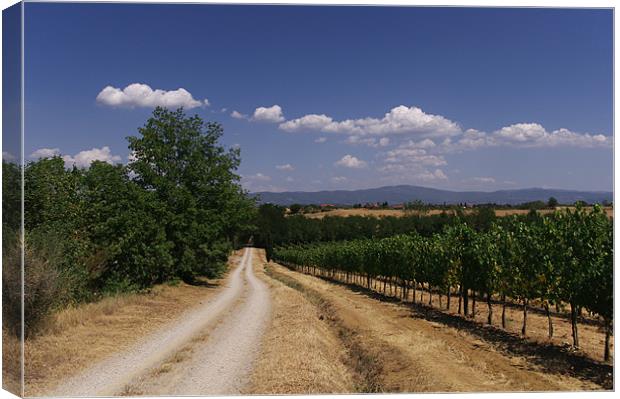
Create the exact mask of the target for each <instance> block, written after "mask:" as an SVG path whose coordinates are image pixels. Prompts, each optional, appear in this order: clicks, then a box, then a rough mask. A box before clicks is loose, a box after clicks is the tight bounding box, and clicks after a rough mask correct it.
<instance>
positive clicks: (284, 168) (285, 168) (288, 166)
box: [276, 163, 295, 171]
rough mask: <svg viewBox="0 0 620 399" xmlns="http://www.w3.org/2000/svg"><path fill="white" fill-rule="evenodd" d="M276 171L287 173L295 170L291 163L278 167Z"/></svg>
mask: <svg viewBox="0 0 620 399" xmlns="http://www.w3.org/2000/svg"><path fill="white" fill-rule="evenodd" d="M276 169H278V170H286V171H293V170H295V168H294V167H293V165H291V164H290V163H285V164H284V165H276Z"/></svg>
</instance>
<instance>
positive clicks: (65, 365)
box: [25, 253, 239, 396]
mask: <svg viewBox="0 0 620 399" xmlns="http://www.w3.org/2000/svg"><path fill="white" fill-rule="evenodd" d="M238 259H239V256H238V253H237V254H236V255H235V256H233V257H231V259H230V262H237V261H238ZM220 282H221V280H217V281H211V282H210V283H212V284H214V285H208V286H207V285H188V284H185V283H179V284H178V285H176V286H172V285H165V284H163V285H158V286H156V287H153V288H152V289H151V290H150V291H149V292H148V293H141V294H122V295H118V296H114V297H109V298H105V299H102V300H101V301H98V302H96V303H89V304H82V305H79V306H76V307H71V308H67V309H64V310H61V311H59V312H57V313H56V314H54V315H53V317H52V318H51V320H50V321H49V322H48V324H47V326H45V328H44V330H43V331H42V332H41V333H40V334H38V335H37V336H36V337H33V338H31V339H28V340H27V341H26V345H25V369H26V375H25V381H26V387H25V390H26V395H28V396H33V395H37V394H40V393H42V392H45V391H48V390H49V389H50V388H52V387H53V386H54V385H56V384H57V383H58V382H59V381H61V380H62V379H64V378H66V377H69V376H72V375H74V374H76V373H77V372H78V371H80V370H83V369H84V368H85V367H87V366H89V365H91V364H93V363H95V362H97V361H99V360H102V359H104V358H106V357H107V356H109V355H111V354H113V353H115V352H119V351H122V350H125V349H127V348H129V347H130V346H131V345H132V344H134V343H135V342H136V341H137V340H138V339H139V338H141V337H144V336H145V335H147V334H149V333H151V332H153V331H155V330H156V329H157V328H159V327H161V326H163V325H164V324H165V323H168V322H170V321H172V320H174V319H176V318H177V317H179V316H180V315H181V314H182V313H183V312H185V311H188V310H189V309H190V308H192V307H193V306H195V305H196V304H197V303H198V302H200V301H202V300H204V299H207V298H209V297H210V296H211V295H213V294H215V292H217V289H215V287H216V286H217V285H219V284H220Z"/></svg>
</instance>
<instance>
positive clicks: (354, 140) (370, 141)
mask: <svg viewBox="0 0 620 399" xmlns="http://www.w3.org/2000/svg"><path fill="white" fill-rule="evenodd" d="M346 142H347V143H348V144H354V145H356V144H363V145H367V146H369V147H373V148H377V147H386V146H388V145H389V144H390V139H389V138H387V137H381V138H380V139H379V140H377V139H376V138H375V137H361V136H349V137H348V138H347V141H346Z"/></svg>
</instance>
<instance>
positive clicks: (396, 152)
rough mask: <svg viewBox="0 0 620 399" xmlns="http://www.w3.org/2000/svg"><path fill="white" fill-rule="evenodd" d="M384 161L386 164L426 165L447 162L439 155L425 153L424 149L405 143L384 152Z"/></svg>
mask: <svg viewBox="0 0 620 399" xmlns="http://www.w3.org/2000/svg"><path fill="white" fill-rule="evenodd" d="M385 155H386V156H385V158H384V162H386V163H388V164H397V165H403V166H405V167H406V166H407V165H411V164H417V165H427V166H443V165H446V164H447V162H446V160H445V159H444V158H443V156H440V155H432V154H427V152H426V150H424V149H421V148H410V147H408V146H407V144H405V145H401V146H399V147H398V148H395V149H393V150H391V151H388V152H387V153H385Z"/></svg>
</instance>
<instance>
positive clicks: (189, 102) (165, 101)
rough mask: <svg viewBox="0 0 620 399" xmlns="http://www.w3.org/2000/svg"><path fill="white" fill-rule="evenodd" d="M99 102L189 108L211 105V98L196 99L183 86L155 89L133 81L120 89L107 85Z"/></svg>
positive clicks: (112, 104) (128, 105)
mask: <svg viewBox="0 0 620 399" xmlns="http://www.w3.org/2000/svg"><path fill="white" fill-rule="evenodd" d="M97 102H99V103H101V104H104V105H109V106H112V107H150V108H154V107H156V106H162V107H166V108H179V107H184V108H187V109H190V108H196V107H200V106H202V105H204V106H209V100H208V99H206V98H205V99H204V100H203V101H199V100H196V99H195V98H194V97H193V96H192V94H191V93H190V92H188V91H187V90H185V89H183V88H179V89H176V90H170V91H166V90H161V89H155V90H153V89H152V88H151V87H150V86H149V85H146V84H143V83H132V84H130V85H128V86H127V87H125V88H124V89H122V90H121V89H120V88H117V87H112V86H106V87H105V88H104V89H103V90H101V91H100V92H99V94H98V95H97Z"/></svg>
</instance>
